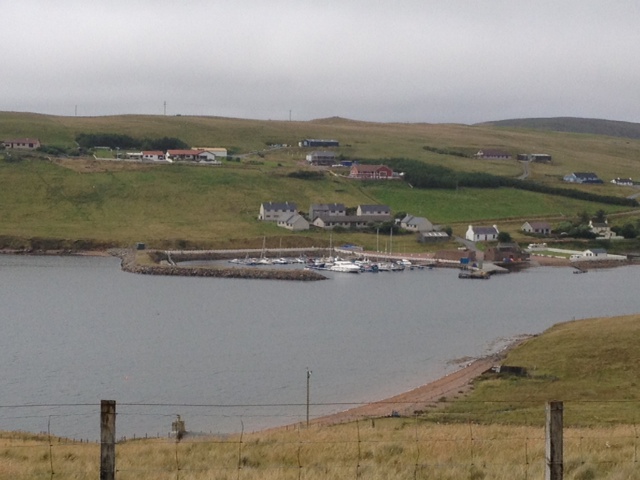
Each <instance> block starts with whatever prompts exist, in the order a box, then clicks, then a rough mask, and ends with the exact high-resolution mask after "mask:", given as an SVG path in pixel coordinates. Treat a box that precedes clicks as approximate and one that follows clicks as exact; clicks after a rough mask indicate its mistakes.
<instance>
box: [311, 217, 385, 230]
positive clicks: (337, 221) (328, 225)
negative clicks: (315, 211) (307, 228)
mask: <svg viewBox="0 0 640 480" xmlns="http://www.w3.org/2000/svg"><path fill="white" fill-rule="evenodd" d="M379 221H380V219H379V218H378V217H375V216H367V215H344V216H318V217H316V218H315V219H314V220H313V222H312V225H313V226H315V227H318V228H323V229H325V230H332V229H334V228H336V227H341V228H348V229H358V228H367V227H369V226H370V225H371V224H373V223H375V222H379Z"/></svg>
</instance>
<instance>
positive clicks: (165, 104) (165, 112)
mask: <svg viewBox="0 0 640 480" xmlns="http://www.w3.org/2000/svg"><path fill="white" fill-rule="evenodd" d="M164 116H165V117H166V116H167V101H166V100H165V101H164Z"/></svg>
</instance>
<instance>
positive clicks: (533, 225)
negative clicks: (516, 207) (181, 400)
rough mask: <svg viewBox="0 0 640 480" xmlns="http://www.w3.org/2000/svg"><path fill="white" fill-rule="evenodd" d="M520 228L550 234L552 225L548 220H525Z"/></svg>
mask: <svg viewBox="0 0 640 480" xmlns="http://www.w3.org/2000/svg"><path fill="white" fill-rule="evenodd" d="M520 230H522V231H523V232H526V233H536V234H538V235H549V234H550V233H551V225H549V223H548V222H524V223H523V224H522V227H520Z"/></svg>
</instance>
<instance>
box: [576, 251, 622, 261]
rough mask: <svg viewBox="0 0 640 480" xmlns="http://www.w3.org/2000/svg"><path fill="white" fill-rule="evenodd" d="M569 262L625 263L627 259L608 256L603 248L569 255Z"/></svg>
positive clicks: (619, 256)
mask: <svg viewBox="0 0 640 480" xmlns="http://www.w3.org/2000/svg"><path fill="white" fill-rule="evenodd" d="M569 260H570V261H572V262H573V261H580V260H591V261H593V260H618V261H625V260H627V257H626V256H624V255H611V254H608V253H607V251H606V250H605V249H604V248H591V249H589V250H585V251H584V252H582V253H577V254H573V255H571V257H569Z"/></svg>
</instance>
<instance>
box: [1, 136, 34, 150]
mask: <svg viewBox="0 0 640 480" xmlns="http://www.w3.org/2000/svg"><path fill="white" fill-rule="evenodd" d="M2 144H3V145H4V148H13V149H18V150H35V149H36V148H39V147H40V140H38V139H37V138H14V139H12V140H5V141H4V142H2Z"/></svg>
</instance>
